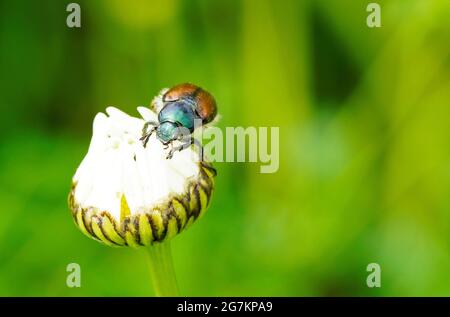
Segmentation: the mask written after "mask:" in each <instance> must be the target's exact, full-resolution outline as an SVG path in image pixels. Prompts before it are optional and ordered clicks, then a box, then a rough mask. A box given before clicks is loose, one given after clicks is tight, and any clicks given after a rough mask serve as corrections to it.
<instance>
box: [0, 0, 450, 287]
mask: <svg viewBox="0 0 450 317" xmlns="http://www.w3.org/2000/svg"><path fill="white" fill-rule="evenodd" d="M369 2H371V1H364V0H333V1H332V0H316V1H306V0H304V1H275V0H274V1H267V0H243V1H235V0H234V1H232V0H226V1H225V0H223V1H206V0H204V1H200V0H189V1H188V0H184V1H183V0H152V1H143V0H139V1H138V0H134V1H120V0H111V1H100V0H95V1H82V0H78V1H77V3H79V4H80V6H81V26H82V27H81V28H80V29H70V28H68V27H67V26H66V17H67V14H68V13H67V12H66V6H67V4H68V3H69V1H39V2H37V1H36V2H32V1H23V0H20V1H2V2H1V4H0V56H1V58H0V65H1V68H0V70H1V71H0V81H1V82H0V87H1V88H0V89H1V93H0V105H1V116H0V129H1V137H0V144H1V147H0V171H1V172H0V185H1V187H0V295H1V296H18V295H21V296H39V295H41V296H94V295H96V296H113V295H117V296H151V295H153V290H152V287H151V284H150V283H149V281H147V280H145V279H142V276H145V275H146V274H148V273H147V271H148V268H147V266H146V265H147V264H146V255H145V252H144V250H132V249H116V248H109V247H105V246H103V245H101V244H99V243H97V242H95V241H93V240H90V239H88V238H87V237H85V236H84V235H82V234H81V233H80V232H79V231H78V229H77V228H76V227H75V225H74V224H73V222H72V219H71V216H70V213H69V210H68V207H67V201H66V199H67V194H68V190H69V187H70V183H71V177H72V175H73V174H74V172H75V169H76V168H77V166H78V164H79V163H80V162H81V160H82V158H83V156H84V154H85V153H86V150H87V147H88V144H89V141H90V135H91V124H92V119H93V117H94V116H95V114H96V113H97V112H99V111H104V109H105V108H106V106H108V105H115V106H117V107H119V108H121V109H122V110H124V111H126V112H128V113H130V114H132V115H138V114H137V111H136V107H137V106H138V105H148V104H149V102H150V100H151V99H152V97H153V96H154V95H155V94H156V93H157V92H158V91H159V90H160V89H161V88H163V87H167V86H172V85H173V84H176V83H180V82H185V81H190V82H193V83H197V84H198V85H200V86H203V87H205V88H206V89H208V90H209V91H211V92H213V94H214V95H215V97H216V99H217V100H218V103H219V110H220V113H221V115H222V120H221V121H220V123H219V126H220V127H226V126H244V127H246V126H277V127H280V169H279V171H278V172H277V173H274V174H260V173H259V166H260V164H259V163H218V164H216V168H217V169H218V177H217V190H216V193H215V196H214V198H213V202H212V206H211V208H210V209H209V211H208V213H207V214H206V216H205V217H204V218H203V219H202V220H201V221H199V222H197V223H196V224H195V225H194V226H192V227H191V228H190V229H189V230H187V231H186V232H184V233H183V234H182V235H180V236H178V237H176V238H175V239H174V240H173V242H172V247H173V256H174V261H175V269H176V271H177V275H178V281H179V285H180V288H181V292H182V294H183V295H194V296H196V295H206V296H216V295H224V296H241V295H246V296H249V295H255V296H256V295H263V296H270V295H273V296H310V295H319V296H327V295H336V296H346V295H369V296H372V295H373V296H380V295H382V296H391V295H399V296H410V295H425V296H431V295H447V296H448V295H450V190H449V188H450V19H449V16H450V2H449V1H447V0H433V1H430V0H407V1H406V0H404V1H402V0H389V1H381V0H379V1H377V2H378V3H379V4H380V5H381V6H382V27H381V28H378V29H370V28H368V27H367V26H366V17H367V15H368V13H367V12H366V6H367V4H368V3H369ZM71 262H76V263H79V264H80V265H81V273H82V280H81V288H68V287H67V286H66V276H67V273H66V265H67V264H68V263H71ZM372 262H376V263H379V264H380V265H381V268H382V276H381V278H382V280H381V284H382V286H381V288H376V289H370V288H368V287H367V286H366V277H367V275H368V272H366V266H367V265H368V264H369V263H372Z"/></svg>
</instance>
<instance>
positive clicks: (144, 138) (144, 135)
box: [139, 121, 158, 148]
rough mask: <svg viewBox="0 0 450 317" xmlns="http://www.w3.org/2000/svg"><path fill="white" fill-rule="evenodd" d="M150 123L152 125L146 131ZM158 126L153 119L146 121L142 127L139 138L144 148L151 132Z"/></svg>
mask: <svg viewBox="0 0 450 317" xmlns="http://www.w3.org/2000/svg"><path fill="white" fill-rule="evenodd" d="M150 125H152V126H153V127H152V128H151V130H150V131H149V132H147V129H148V127H149V126H150ZM157 128H158V123H157V122H155V121H147V122H146V123H145V124H144V127H143V128H142V137H141V138H140V139H139V140H141V141H142V144H143V145H144V148H145V147H146V146H147V143H148V140H149V139H150V137H151V135H152V133H153V132H155V131H156V129H157Z"/></svg>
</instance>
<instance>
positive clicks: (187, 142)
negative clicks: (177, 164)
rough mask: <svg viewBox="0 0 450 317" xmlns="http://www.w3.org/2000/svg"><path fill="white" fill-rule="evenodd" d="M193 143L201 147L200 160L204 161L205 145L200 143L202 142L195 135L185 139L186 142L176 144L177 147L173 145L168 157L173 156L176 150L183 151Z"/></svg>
mask: <svg viewBox="0 0 450 317" xmlns="http://www.w3.org/2000/svg"><path fill="white" fill-rule="evenodd" d="M192 144H194V145H196V146H197V147H198V149H199V160H200V162H202V161H203V147H202V145H201V144H200V142H199V141H198V140H197V139H195V138H194V137H192V136H191V137H190V138H189V139H187V140H184V143H182V144H180V145H178V146H175V147H173V146H172V148H171V149H170V152H169V155H168V158H172V156H173V153H174V152H176V151H180V152H181V151H182V150H184V149H187V148H188V147H189V146H191V145H192Z"/></svg>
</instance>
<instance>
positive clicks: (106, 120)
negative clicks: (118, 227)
mask: <svg viewBox="0 0 450 317" xmlns="http://www.w3.org/2000/svg"><path fill="white" fill-rule="evenodd" d="M138 112H139V113H140V114H141V116H142V118H143V119H141V118H135V117H131V116H129V115H127V114H126V113H124V112H122V111H120V110H118V109H116V108H113V107H109V108H107V109H106V114H107V115H106V114H104V113H99V114H97V116H96V117H95V120H94V124H93V136H92V140H91V144H90V146H89V150H88V153H87V155H86V157H85V158H84V159H83V161H82V163H81V165H80V166H79V167H78V169H77V171H76V173H75V176H74V177H73V183H74V184H76V187H75V188H74V199H75V201H76V202H77V204H79V206H80V207H82V208H95V209H97V210H106V211H108V212H109V214H110V215H111V216H113V217H114V219H115V220H116V221H117V222H120V217H121V199H122V196H123V195H124V196H125V197H126V201H127V203H128V206H129V209H130V213H131V215H135V214H138V213H139V212H140V211H142V210H144V209H146V210H148V208H149V207H150V208H151V207H152V206H155V205H157V204H159V203H161V202H162V201H164V200H167V198H168V197H169V196H170V195H173V194H182V193H183V192H184V191H185V190H186V188H185V187H186V183H187V180H189V179H192V178H195V177H197V175H198V173H199V165H198V163H197V162H196V161H195V158H197V154H196V153H194V151H193V150H192V149H191V148H187V149H185V150H183V151H181V152H175V153H174V155H173V157H172V158H171V159H166V156H167V151H168V150H167V149H165V147H164V145H163V144H162V143H161V142H160V141H159V140H158V139H157V138H156V136H155V134H153V135H152V137H151V138H150V140H149V142H148V144H147V147H146V148H144V147H143V145H142V142H141V141H140V140H139V139H140V137H141V136H142V135H141V134H142V127H143V125H144V123H145V121H157V116H156V114H155V113H154V112H152V111H151V110H150V109H148V108H145V107H139V108H138Z"/></svg>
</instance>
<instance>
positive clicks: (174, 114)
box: [141, 83, 217, 160]
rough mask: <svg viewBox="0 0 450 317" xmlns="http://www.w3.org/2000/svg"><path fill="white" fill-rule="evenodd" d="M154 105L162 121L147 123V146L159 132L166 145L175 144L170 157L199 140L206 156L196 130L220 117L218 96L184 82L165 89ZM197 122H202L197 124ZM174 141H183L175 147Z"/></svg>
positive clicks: (145, 140) (145, 127) (144, 137)
mask: <svg viewBox="0 0 450 317" xmlns="http://www.w3.org/2000/svg"><path fill="white" fill-rule="evenodd" d="M152 108H153V110H155V111H156V112H157V114H158V122H155V121H148V122H146V123H145V124H144V127H143V129H142V137H141V141H142V142H143V146H144V147H146V145H147V142H148V140H149V139H150V136H151V135H152V134H153V133H154V132H155V133H156V137H157V138H158V139H159V140H160V141H161V142H162V143H163V144H164V145H166V148H167V147H169V145H170V146H171V149H170V151H169V153H168V155H167V157H166V158H167V159H170V158H172V156H173V154H174V153H175V152H176V151H182V150H183V149H186V148H187V147H189V146H190V145H191V144H195V145H197V146H198V147H199V149H200V158H201V160H203V150H202V147H201V145H200V143H199V142H198V141H197V140H196V139H194V138H193V136H192V133H193V132H194V130H195V129H196V128H198V127H199V126H204V125H206V124H208V123H211V122H212V121H213V120H214V118H216V115H217V104H216V100H215V99H214V97H213V96H212V95H211V94H210V93H209V92H207V91H206V90H204V89H203V88H200V87H198V86H196V85H193V84H190V83H184V84H179V85H176V86H174V87H172V88H170V89H168V90H164V91H163V92H162V93H161V95H160V96H159V98H158V97H157V98H156V99H155V100H154V101H153V102H152ZM195 120H197V121H195ZM197 122H200V123H201V124H200V125H199V124H196V123H197ZM149 128H150V129H149ZM174 141H180V142H181V145H178V146H175V147H174V146H173V142H174Z"/></svg>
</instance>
